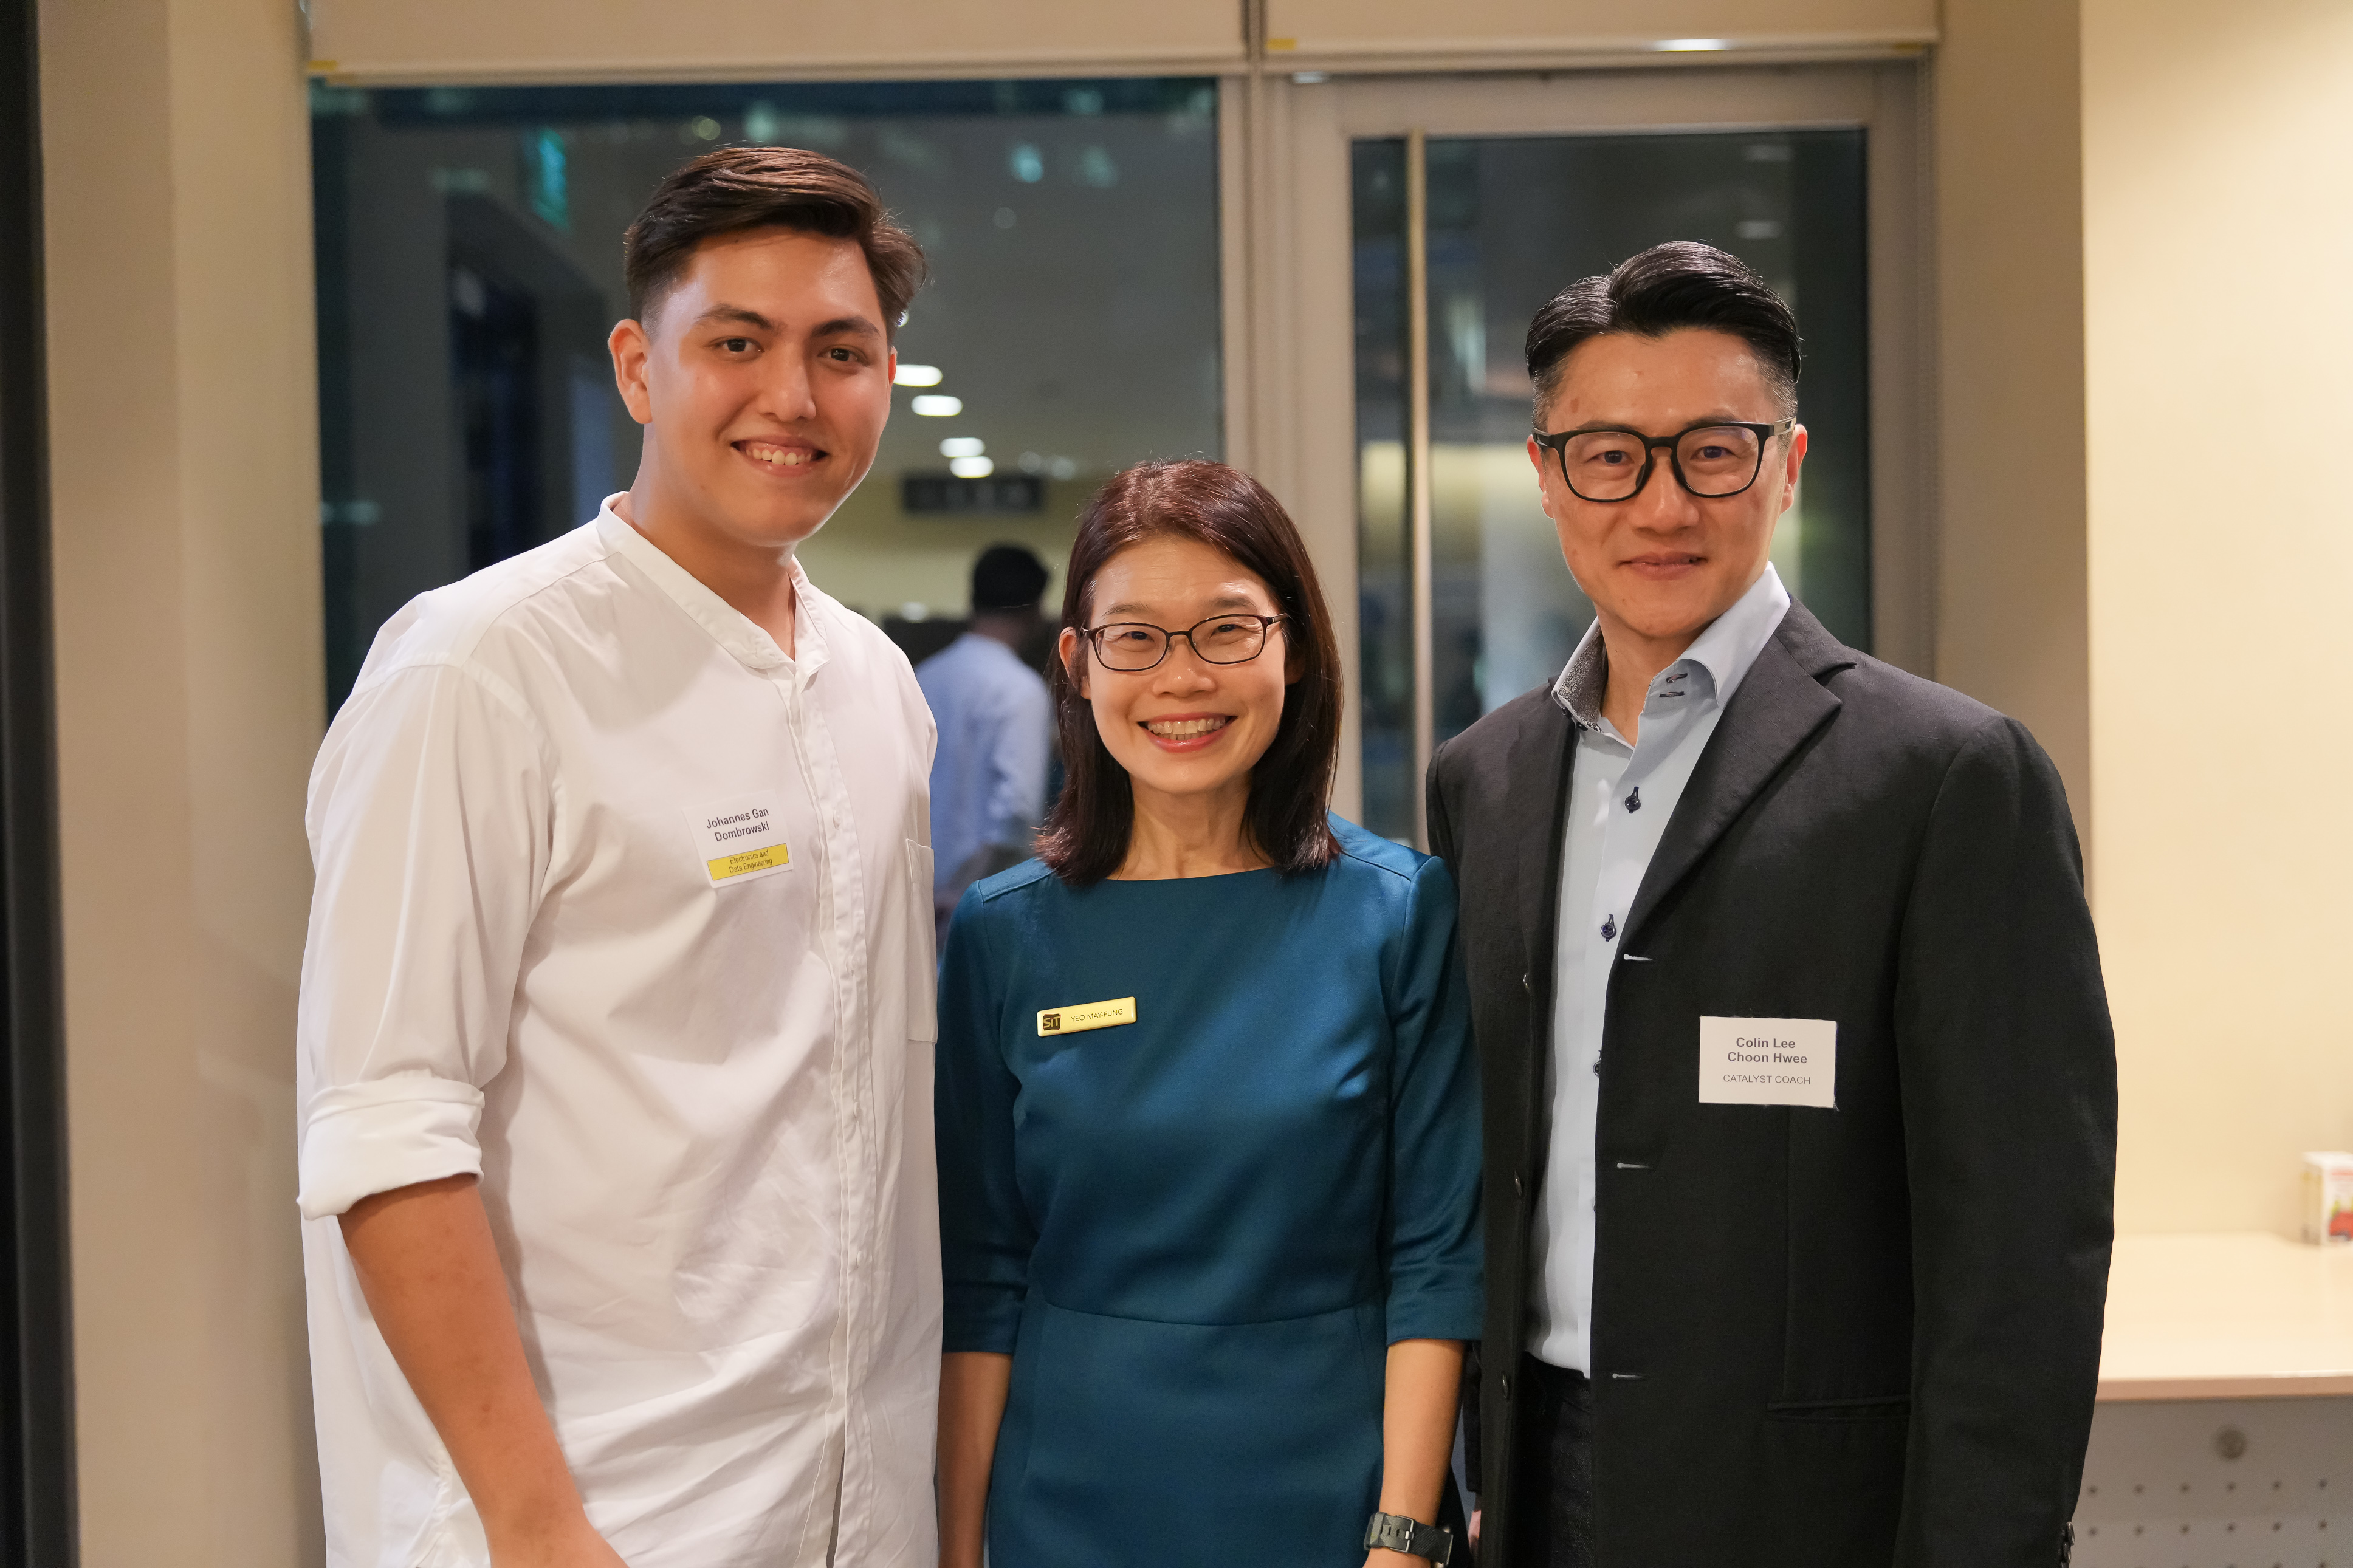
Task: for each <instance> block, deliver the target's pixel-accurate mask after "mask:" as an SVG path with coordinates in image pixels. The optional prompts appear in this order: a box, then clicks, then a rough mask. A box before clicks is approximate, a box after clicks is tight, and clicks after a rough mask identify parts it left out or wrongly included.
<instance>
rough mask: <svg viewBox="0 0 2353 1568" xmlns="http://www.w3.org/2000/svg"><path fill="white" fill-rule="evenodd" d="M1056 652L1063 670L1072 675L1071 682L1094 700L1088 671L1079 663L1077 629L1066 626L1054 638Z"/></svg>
mask: <svg viewBox="0 0 2353 1568" xmlns="http://www.w3.org/2000/svg"><path fill="white" fill-rule="evenodd" d="M1054 652H1055V653H1056V654H1057V655H1059V656H1060V658H1061V660H1062V669H1063V672H1064V673H1065V674H1067V675H1069V676H1070V678H1071V685H1073V686H1075V687H1077V688H1078V689H1079V695H1080V696H1082V697H1084V698H1086V699H1088V700H1090V701H1092V700H1093V697H1094V694H1093V693H1092V692H1091V691H1089V690H1088V689H1087V672H1086V670H1085V669H1084V668H1082V666H1081V665H1080V663H1079V634H1078V633H1077V631H1075V630H1074V629H1072V628H1071V627H1070V626H1064V627H1063V628H1062V635H1061V636H1060V637H1057V638H1055V639H1054Z"/></svg>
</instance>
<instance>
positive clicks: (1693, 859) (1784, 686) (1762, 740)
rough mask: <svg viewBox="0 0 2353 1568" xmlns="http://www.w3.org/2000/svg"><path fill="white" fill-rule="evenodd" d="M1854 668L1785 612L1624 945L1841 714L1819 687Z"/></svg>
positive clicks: (1805, 615)
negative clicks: (1775, 779)
mask: <svg viewBox="0 0 2353 1568" xmlns="http://www.w3.org/2000/svg"><path fill="white" fill-rule="evenodd" d="M1853 663H1854V656H1853V655H1852V653H1850V652H1848V650H1847V648H1846V647H1845V646H1844V645H1843V644H1841V642H1839V640H1838V639H1837V638H1835V637H1831V634H1830V633H1829V632H1828V631H1826V630H1824V629H1823V627H1822V624H1821V622H1820V621H1818V620H1816V619H1814V617H1813V616H1812V615H1810V613H1809V612H1808V611H1807V609H1806V607H1805V606H1804V605H1790V606H1789V613H1788V615H1787V616H1783V617H1782V620H1781V624H1780V626H1778V627H1776V628H1775V629H1774V632H1773V637H1772V639H1771V640H1770V641H1768V642H1767V644H1766V645H1765V647H1764V651H1762V652H1761V653H1759V654H1758V655H1757V662H1756V663H1755V664H1753V665H1751V666H1750V667H1749V669H1748V674H1747V676H1746V678H1745V679H1742V681H1741V683H1740V689H1738V690H1736V691H1735V692H1734V693H1733V694H1732V702H1731V704H1730V706H1728V707H1726V708H1725V710H1724V717H1723V718H1722V719H1720V720H1718V721H1716V726H1715V734H1713V735H1711V736H1709V737H1708V742H1707V750H1705V751H1704V752H1701V753H1700V759H1699V763H1698V765H1697V766H1696V767H1694V769H1693V770H1692V776H1691V782H1690V783H1688V784H1685V785H1684V786H1683V799H1682V800H1681V802H1680V803H1678V804H1677V805H1676V806H1675V814H1674V816H1672V818H1670V819H1669V820H1668V822H1667V829H1666V833H1665V835H1664V836H1663V837H1661V838H1660V840H1659V847H1658V850H1657V852H1656V853H1654V854H1653V855H1652V856H1651V865H1650V868H1649V869H1648V870H1647V871H1645V872H1644V873H1643V876H1642V886H1641V889H1640V890H1639V891H1638V892H1636V894H1635V895H1634V907H1633V909H1632V910H1630V911H1629V912H1628V914H1627V917H1626V940H1627V942H1633V941H1634V939H1635V938H1636V937H1637V936H1638V935H1639V934H1640V933H1641V929H1642V926H1643V923H1644V922H1645V921H1648V920H1649V918H1650V915H1651V910H1654V909H1656V908H1657V907H1658V905H1659V900H1662V899H1663V898H1665V897H1666V896H1667V894H1668V893H1670V892H1672V890H1673V889H1674V886H1675V884H1676V883H1678V882H1680V881H1682V880H1683V878H1684V877H1685V876H1686V875H1688V874H1689V873H1690V871H1691V869H1692V868H1693V867H1694V866H1696V865H1698V864H1699V861H1700V858H1701V857H1702V856H1704V855H1705V854H1706V853H1707V852H1708V850H1709V848H1711V847H1713V846H1714V845H1715V841H1716V840H1717V839H1718V838H1720V837H1723V836H1724V831H1725V828H1727V827H1729V826H1732V824H1733V822H1734V820H1735V819H1736V818H1737V817H1738V816H1740V814H1741V813H1742V812H1743V811H1745V810H1746V809H1747V807H1748V803H1749V802H1750V801H1752V800H1754V799H1755V798H1756V797H1757V792H1758V791H1759V790H1761V789H1763V788H1764V787H1765V785H1766V784H1767V783H1768V782H1770V781H1771V779H1772V777H1773V775H1774V774H1775V773H1778V772H1779V771H1780V769H1781V764H1782V763H1786V762H1788V760H1789V756H1790V754H1791V753H1792V752H1795V751H1797V749H1798V748H1799V746H1801V745H1803V744H1804V743H1805V741H1806V737H1808V736H1809V735H1811V734H1812V733H1813V732H1814V731H1816V730H1818V729H1820V727H1821V726H1822V724H1824V723H1825V722H1827V721H1828V720H1829V719H1830V716H1831V714H1832V713H1835V712H1836V711H1838V707H1839V700H1838V699H1837V698H1836V697H1834V696H1832V695H1831V693H1830V692H1829V691H1828V690H1826V689H1824V688H1823V686H1822V684H1821V677H1823V676H1825V675H1827V674H1829V673H1830V672H1831V671H1832V670H1834V669H1841V668H1846V667H1848V666H1850V665H1852V664H1853Z"/></svg>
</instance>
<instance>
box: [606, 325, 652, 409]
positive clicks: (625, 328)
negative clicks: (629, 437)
mask: <svg viewBox="0 0 2353 1568" xmlns="http://www.w3.org/2000/svg"><path fill="white" fill-rule="evenodd" d="M605 351H606V352H607V353H609V354H611V355H612V356H613V384H614V385H615V386H616V387H618V388H619V389H620V393H621V401H622V402H623V403H626V404H628V406H629V417H630V418H632V419H634V420H636V421H637V422H638V424H640V425H650V424H652V423H653V422H654V399H653V394H652V392H651V391H650V390H649V388H648V387H647V385H646V358H647V356H648V355H649V354H650V353H652V352H653V343H652V342H651V341H650V340H649V338H648V337H647V335H646V329H645V328H644V326H642V325H641V324H639V323H638V322H637V321H621V322H618V323H617V324H616V325H615V326H614V328H613V331H612V333H611V334H610V335H609V336H607V338H606V340H605Z"/></svg>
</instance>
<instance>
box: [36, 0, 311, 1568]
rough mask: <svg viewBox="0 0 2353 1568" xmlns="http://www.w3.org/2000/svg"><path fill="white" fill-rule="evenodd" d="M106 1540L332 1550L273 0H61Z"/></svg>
mask: <svg viewBox="0 0 2353 1568" xmlns="http://www.w3.org/2000/svg"><path fill="white" fill-rule="evenodd" d="M40 26H41V42H42V97H43V104H44V110H45V121H44V137H45V140H46V142H47V247H48V323H49V325H48V331H49V364H50V389H49V391H50V399H51V404H50V420H51V426H52V462H53V466H54V473H53V484H54V500H53V519H54V521H53V532H54V550H55V573H56V598H57V668H58V675H57V679H58V773H59V797H60V800H61V803H62V805H61V812H60V816H61V824H60V840H61V841H60V851H61V856H62V870H63V881H64V892H65V898H64V906H65V908H64V916H65V978H66V1047H67V1059H68V1074H67V1079H68V1081H67V1097H68V1115H69V1136H70V1139H71V1156H72V1170H71V1180H72V1245H73V1261H74V1279H73V1298H74V1334H75V1340H76V1345H75V1352H76V1367H75V1383H76V1400H77V1404H76V1409H77V1421H78V1424H79V1431H78V1439H79V1467H80V1479H81V1542H82V1561H83V1562H85V1563H90V1564H93V1565H103V1568H114V1565H116V1564H124V1565H129V1564H142V1565H144V1564H153V1563H172V1564H174V1565H186V1568H281V1565H288V1568H290V1565H293V1564H298V1563H313V1562H316V1561H318V1559H319V1556H320V1552H321V1547H320V1542H319V1526H318V1489H317V1479H316V1475H315V1468H314V1464H313V1460H312V1458H311V1438H310V1430H309V1428H310V1417H309V1410H310V1402H309V1391H308V1390H309V1384H308V1373H307V1370H306V1367H305V1364H304V1358H303V1353H302V1303H301V1273H300V1258H299V1247H298V1240H297V1234H296V1224H295V1210H294V1202H293V1194H294V1137H293V1130H294V1120H293V1117H294V1094H293V1083H292V1070H293V1058H292V1050H291V1039H292V1033H293V1013H294V994H295V984H296V972H297V968H298V965H299V963H300V960H301V945H302V925H303V920H304V915H305V909H306V904H307V900H308V897H309V858H308V855H307V854H306V852H305V850H304V847H303V843H302V827H301V812H302V792H303V782H304V778H305V775H306V773H307V771H308V768H309V763H310V757H311V752H312V750H313V749H314V748H315V746H316V744H317V741H318V734H319V730H320V725H321V711H322V702H323V695H322V677H321V674H320V662H321V659H320V642H319V631H318V618H319V565H318V554H317V543H316V541H317V535H318V527H317V520H318V486H317V479H316V450H317V439H316V434H315V428H314V416H313V406H314V398H315V392H314V376H313V369H312V349H311V317H310V306H309V300H310V297H311V277H310V226H309V195H310V192H309V171H308V137H307V128H306V121H305V111H304V107H303V90H302V82H301V70H300V55H299V52H298V40H297V38H296V36H295V27H294V12H293V8H292V7H291V6H289V5H283V4H280V3H279V0H47V3H45V4H43V5H42V6H41V12H40Z"/></svg>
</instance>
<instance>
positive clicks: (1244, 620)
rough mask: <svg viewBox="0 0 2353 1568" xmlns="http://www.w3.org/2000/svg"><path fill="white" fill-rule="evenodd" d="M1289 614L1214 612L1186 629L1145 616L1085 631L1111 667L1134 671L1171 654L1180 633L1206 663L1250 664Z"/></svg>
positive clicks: (1099, 656)
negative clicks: (1171, 627) (1152, 621)
mask: <svg viewBox="0 0 2353 1568" xmlns="http://www.w3.org/2000/svg"><path fill="white" fill-rule="evenodd" d="M1290 618H1291V617H1290V616H1240V615H1236V616H1210V617H1209V618H1208V620H1206V621H1196V622H1194V623H1193V624H1192V625H1191V626H1187V627H1186V628H1185V629H1184V630H1183V631H1181V632H1172V631H1170V630H1169V629H1168V628H1167V627H1166V626H1153V625H1151V624H1149V623H1148V622H1145V621H1108V622H1105V623H1104V624H1103V625H1102V626H1089V627H1087V628H1085V630H1084V631H1082V633H1081V634H1080V635H1081V636H1082V637H1085V638H1086V639H1087V641H1088V642H1090V643H1092V645H1093V646H1094V650H1095V659H1096V661H1097V662H1098V663H1100V664H1101V665H1102V666H1103V668H1105V669H1116V670H1119V671H1121V672H1122V673H1123V674H1127V675H1134V674H1138V673H1140V672H1142V671H1144V670H1147V669H1150V668H1154V667H1155V666H1156V665H1157V664H1159V662H1160V661H1161V660H1162V659H1164V658H1167V657H1168V649H1169V647H1171V646H1172V645H1173V644H1175V642H1176V639H1177V638H1178V637H1183V638H1184V639H1185V642H1186V645H1187V647H1190V648H1191V649H1192V650H1193V657H1194V658H1198V659H1199V660H1200V661H1201V662H1202V663H1204V664H1248V663H1249V662H1250V660H1252V659H1254V658H1257V657H1258V656H1259V655H1260V654H1261V653H1263V652H1264V651H1266V634H1267V633H1269V632H1271V631H1272V630H1273V629H1274V628H1275V627H1277V626H1281V625H1282V623H1283V622H1285V621H1287V620H1289V619H1290Z"/></svg>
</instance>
